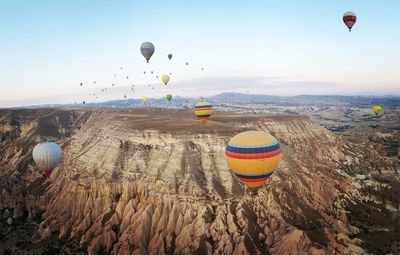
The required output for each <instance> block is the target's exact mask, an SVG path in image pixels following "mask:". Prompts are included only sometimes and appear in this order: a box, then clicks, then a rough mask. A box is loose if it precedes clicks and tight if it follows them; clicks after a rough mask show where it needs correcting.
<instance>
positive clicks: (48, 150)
mask: <svg viewBox="0 0 400 255" xmlns="http://www.w3.org/2000/svg"><path fill="white" fill-rule="evenodd" d="M32 157H33V160H34V161H35V164H36V165H37V167H38V168H39V169H40V170H41V171H42V172H43V173H44V174H45V175H46V176H47V177H50V175H51V173H52V171H53V169H54V168H55V167H56V166H57V165H58V163H60V161H61V158H62V150H61V147H60V146H59V145H58V144H56V143H52V142H46V143H39V144H37V145H36V146H35V148H33V151H32Z"/></svg>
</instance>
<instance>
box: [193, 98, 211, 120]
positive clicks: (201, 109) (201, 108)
mask: <svg viewBox="0 0 400 255" xmlns="http://www.w3.org/2000/svg"><path fill="white" fill-rule="evenodd" d="M193 112H194V114H195V115H196V116H197V118H199V120H200V121H201V122H202V123H203V124H205V123H206V121H207V120H208V118H209V117H210V116H211V114H212V112H213V109H212V105H211V104H210V103H207V102H204V101H203V102H198V103H197V104H196V105H195V107H194V110H193Z"/></svg>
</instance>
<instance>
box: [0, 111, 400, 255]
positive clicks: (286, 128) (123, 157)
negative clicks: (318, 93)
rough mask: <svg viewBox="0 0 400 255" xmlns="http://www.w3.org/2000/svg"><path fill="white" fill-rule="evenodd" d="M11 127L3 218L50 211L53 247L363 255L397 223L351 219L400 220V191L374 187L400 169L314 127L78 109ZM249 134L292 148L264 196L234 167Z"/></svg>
mask: <svg viewBox="0 0 400 255" xmlns="http://www.w3.org/2000/svg"><path fill="white" fill-rule="evenodd" d="M21 115H22V117H20V118H19V119H18V121H14V122H12V123H11V119H12V118H15V116H21ZM0 121H1V122H2V123H3V124H4V128H3V129H2V130H0V131H1V135H2V139H1V143H0V145H1V147H0V149H1V150H0V155H1V158H0V168H1V170H2V171H1V173H0V175H1V183H0V191H1V196H0V203H1V205H2V207H8V208H17V206H19V207H21V208H20V211H28V212H29V213H30V214H32V213H33V211H42V212H43V219H44V220H43V221H42V222H41V224H40V226H39V228H38V234H39V235H40V236H41V238H42V239H46V238H49V237H50V236H54V235H56V236H58V238H59V239H61V240H78V242H79V246H80V247H83V248H84V249H85V250H87V252H88V253H89V254H267V253H269V254H362V253H365V252H366V249H370V247H369V246H368V245H367V244H366V243H367V242H369V239H368V238H367V237H365V236H364V240H365V243H363V242H362V241H361V240H360V239H358V238H355V237H356V236H357V235H359V234H360V233H362V232H363V229H364V228H369V229H371V228H372V227H374V229H378V225H379V226H380V227H381V228H384V227H385V228H387V227H388V225H390V222H389V224H388V222H381V221H379V220H376V221H375V222H371V223H368V224H369V225H368V224H367V225H366V224H365V223H364V222H362V216H359V215H358V214H357V217H360V218H357V219H356V221H354V216H353V214H349V212H351V213H355V214H356V213H357V212H358V211H360V207H361V206H366V207H368V208H370V210H371V211H372V212H371V213H370V214H371V215H372V214H373V212H374V211H378V210H379V211H380V212H381V213H388V214H390V215H391V214H395V213H396V212H398V210H399V208H398V203H397V204H396V201H395V199H396V197H395V196H390V197H382V195H381V194H380V193H379V190H381V189H387V191H388V192H389V191H390V192H392V191H394V189H395V188H394V186H390V184H382V183H381V182H379V180H376V178H374V175H375V174H378V173H382V171H384V172H385V173H388V174H394V175H395V171H396V169H397V166H398V160H397V159H396V158H390V157H384V156H382V155H379V153H377V152H376V150H375V149H374V148H373V147H372V146H370V145H365V144H358V143H356V142H351V141H349V140H347V139H346V138H344V137H342V136H339V135H335V134H333V133H331V132H330V131H328V130H326V129H325V128H323V127H321V126H319V125H318V124H315V123H313V122H312V121H310V120H309V119H308V118H307V117H302V116H274V117H272V116H264V117H255V116H240V115H237V114H230V113H216V114H215V116H213V118H212V119H210V121H209V122H208V123H207V124H206V126H202V125H201V124H199V123H198V122H197V121H196V120H195V119H194V118H193V117H192V116H191V113H190V112H189V111H183V110H165V109H136V110H79V109H77V110H37V111H33V110H32V111H29V112H24V111H22V112H21V113H18V114H17V113H15V112H13V111H10V112H5V113H4V114H3V116H2V117H1V119H0ZM248 129H258V130H264V131H266V132H270V133H271V134H273V135H274V136H275V137H277V138H278V140H279V141H280V142H281V144H282V149H283V162H282V163H281V165H280V167H279V169H278V170H277V171H276V172H275V174H274V175H273V177H272V178H271V179H270V181H269V183H268V184H267V185H265V186H264V187H263V188H262V189H261V190H260V191H259V192H258V194H256V195H251V194H249V193H248V192H246V191H245V189H244V188H243V187H242V186H241V185H240V183H238V182H237V181H236V179H235V178H234V177H232V175H231V174H230V171H229V170H228V167H227V165H226V162H225V158H224V150H225V146H226V143H227V141H228V140H229V138H230V137H231V136H232V135H234V134H235V133H237V132H240V131H243V130H248ZM49 133H50V134H51V135H47V137H49V136H50V137H52V138H53V139H56V140H57V142H59V143H61V144H62V147H63V151H64V157H63V160H62V163H61V164H60V166H59V167H57V168H56V169H55V171H54V173H53V175H52V177H51V179H46V178H44V177H43V176H41V174H40V173H38V172H37V170H36V169H35V167H34V165H33V162H32V158H31V151H32V148H33V146H34V144H35V143H36V142H37V141H38V140H40V137H41V136H44V135H46V134H49ZM385 185H386V186H385ZM390 192H389V193H388V194H391V193H390ZM397 202H398V200H397ZM388 206H389V209H385V208H386V207H388ZM15 211H16V210H15V209H14V212H15ZM360 221H361V223H360V224H358V223H357V224H356V225H355V223H354V222H360ZM396 230H398V226H396V225H393V228H392V229H389V230H388V231H396ZM377 231H378V230H377ZM388 249H389V248H388ZM393 249H395V247H393ZM393 251H395V250H393Z"/></svg>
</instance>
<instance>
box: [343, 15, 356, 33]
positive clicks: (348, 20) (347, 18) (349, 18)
mask: <svg viewBox="0 0 400 255" xmlns="http://www.w3.org/2000/svg"><path fill="white" fill-rule="evenodd" d="M356 21H357V16H356V14H355V13H354V12H350V11H348V12H346V13H345V14H343V22H344V24H346V26H347V27H348V28H349V31H351V28H352V27H353V26H354V24H355V23H356Z"/></svg>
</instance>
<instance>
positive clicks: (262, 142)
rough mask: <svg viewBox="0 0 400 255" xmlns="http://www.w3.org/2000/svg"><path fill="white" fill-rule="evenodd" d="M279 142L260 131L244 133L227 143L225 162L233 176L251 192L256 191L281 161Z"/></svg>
mask: <svg viewBox="0 0 400 255" xmlns="http://www.w3.org/2000/svg"><path fill="white" fill-rule="evenodd" d="M280 154H281V149H280V145H279V142H278V141H277V140H276V139H275V138H274V137H273V136H272V135H270V134H266V133H264V132H261V131H246V132H243V133H240V134H237V135H235V136H234V137H232V139H231V140H230V141H229V143H228V145H227V147H226V150H225V155H226V160H227V162H228V166H229V167H230V169H231V170H232V172H233V174H234V175H235V176H236V177H237V178H238V179H239V180H240V182H242V183H243V184H244V185H246V186H247V187H248V188H249V189H251V190H257V189H258V188H259V187H260V186H261V185H263V184H264V183H265V182H266V181H267V180H268V179H269V177H270V176H271V175H272V174H273V173H274V170H275V169H276V168H277V167H278V165H279V162H280V160H281V156H280Z"/></svg>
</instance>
